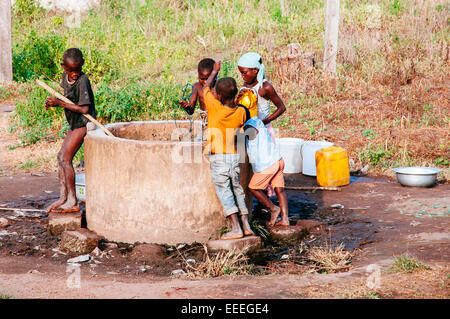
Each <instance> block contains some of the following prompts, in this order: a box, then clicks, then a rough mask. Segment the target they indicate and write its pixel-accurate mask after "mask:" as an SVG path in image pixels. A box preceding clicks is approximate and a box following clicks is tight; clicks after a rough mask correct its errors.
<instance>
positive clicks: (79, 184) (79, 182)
mask: <svg viewBox="0 0 450 319" xmlns="http://www.w3.org/2000/svg"><path fill="white" fill-rule="evenodd" d="M75 193H76V195H77V199H78V200H81V201H83V202H84V201H86V183H85V174H77V175H75Z"/></svg>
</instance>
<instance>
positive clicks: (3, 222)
mask: <svg viewBox="0 0 450 319" xmlns="http://www.w3.org/2000/svg"><path fill="white" fill-rule="evenodd" d="M8 225H9V221H8V220H7V219H6V218H3V217H0V227H6V226H8Z"/></svg>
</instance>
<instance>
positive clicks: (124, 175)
mask: <svg viewBox="0 0 450 319" xmlns="http://www.w3.org/2000/svg"><path fill="white" fill-rule="evenodd" d="M106 127H107V128H108V129H109V130H110V131H111V132H112V133H113V134H114V136H116V137H114V138H113V137H110V136H107V135H106V134H105V133H104V132H103V131H102V130H100V129H96V130H95V131H90V132H88V134H87V137H86V139H85V146H84V152H85V171H86V221H87V226H88V228H89V229H90V230H93V231H95V232H96V233H97V234H99V235H102V236H104V237H105V238H106V239H108V240H111V241H116V242H126V243H134V242H146V243H159V244H177V243H193V242H206V241H207V240H208V239H209V238H210V237H211V238H215V237H216V236H217V234H218V231H219V229H220V228H221V227H222V226H224V225H225V218H224V217H223V215H222V206H221V204H220V201H219V199H218V197H217V195H216V192H215V188H214V184H213V182H212V179H211V174H210V169H209V162H208V159H207V156H204V155H203V154H202V143H201V142H190V141H180V139H178V138H177V137H178V136H179V135H180V134H179V133H180V132H181V131H183V130H184V132H185V133H187V132H189V128H190V124H189V122H188V121H177V122H176V125H175V122H174V121H166V122H129V123H114V124H109V125H107V126H106ZM177 128H178V129H177ZM192 129H193V130H192V131H193V132H194V136H201V123H200V122H197V121H196V122H194V124H193V127H192ZM172 139H174V140H172ZM250 178H251V166H250V165H249V164H248V163H243V164H241V184H242V185H243V186H244V189H245V190H246V193H247V203H248V205H247V207H248V208H249V211H251V203H252V198H251V196H250V194H249V192H248V189H247V185H248V182H249V180H250Z"/></svg>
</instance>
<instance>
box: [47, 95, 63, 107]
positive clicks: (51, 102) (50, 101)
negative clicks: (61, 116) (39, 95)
mask: <svg viewBox="0 0 450 319" xmlns="http://www.w3.org/2000/svg"><path fill="white" fill-rule="evenodd" d="M60 102H61V101H60V100H59V99H57V98H56V97H48V98H47V100H45V104H44V106H45V109H46V110H48V108H49V107H56V106H59V105H60Z"/></svg>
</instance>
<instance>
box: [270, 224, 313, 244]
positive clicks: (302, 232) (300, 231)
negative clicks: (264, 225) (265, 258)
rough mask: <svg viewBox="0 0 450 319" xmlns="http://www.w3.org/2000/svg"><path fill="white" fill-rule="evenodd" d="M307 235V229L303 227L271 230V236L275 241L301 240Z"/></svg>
mask: <svg viewBox="0 0 450 319" xmlns="http://www.w3.org/2000/svg"><path fill="white" fill-rule="evenodd" d="M307 233H308V232H307V230H306V228H305V227H302V226H275V227H272V228H271V229H270V235H271V237H272V239H273V240H275V241H289V240H299V239H302V238H303V237H305V236H306V234H307Z"/></svg>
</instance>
